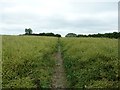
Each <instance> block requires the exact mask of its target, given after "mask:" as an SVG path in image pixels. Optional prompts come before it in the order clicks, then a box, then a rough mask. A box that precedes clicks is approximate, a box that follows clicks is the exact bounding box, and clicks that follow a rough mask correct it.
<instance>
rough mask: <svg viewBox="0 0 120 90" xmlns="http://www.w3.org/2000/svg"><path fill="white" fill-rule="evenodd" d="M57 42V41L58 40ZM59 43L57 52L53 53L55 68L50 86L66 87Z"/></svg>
mask: <svg viewBox="0 0 120 90" xmlns="http://www.w3.org/2000/svg"><path fill="white" fill-rule="evenodd" d="M58 43H59V42H58ZM60 48H61V47H60V45H59V44H58V52H57V53H56V54H55V60H56V61H55V62H56V65H55V70H54V75H53V79H52V88H66V87H67V86H66V85H67V80H66V75H65V70H64V66H63V59H62V56H61V49H60Z"/></svg>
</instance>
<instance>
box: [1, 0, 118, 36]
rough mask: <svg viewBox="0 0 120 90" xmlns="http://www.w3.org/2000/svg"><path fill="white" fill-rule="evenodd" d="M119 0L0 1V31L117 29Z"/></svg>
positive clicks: (10, 32)
mask: <svg viewBox="0 0 120 90" xmlns="http://www.w3.org/2000/svg"><path fill="white" fill-rule="evenodd" d="M118 1H119V0H99V1H98V0H0V34H10V35H18V34H24V33H25V28H31V29H32V30H33V33H42V32H53V33H56V34H57V33H58V34H61V35H62V36H65V35H66V34H67V33H76V34H94V33H109V32H114V31H118Z"/></svg>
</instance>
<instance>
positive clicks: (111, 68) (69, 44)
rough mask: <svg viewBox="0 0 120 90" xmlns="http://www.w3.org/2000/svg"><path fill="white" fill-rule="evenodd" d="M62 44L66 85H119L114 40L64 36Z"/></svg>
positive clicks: (95, 86) (75, 86)
mask: <svg viewBox="0 0 120 90" xmlns="http://www.w3.org/2000/svg"><path fill="white" fill-rule="evenodd" d="M61 46H62V54H63V59H64V66H65V69H66V74H67V79H68V81H69V87H71V88H79V87H81V88H82V87H86V88H110V87H112V88H116V87H117V86H118V77H119V76H118V40H117V39H107V38H64V39H62V40H61Z"/></svg>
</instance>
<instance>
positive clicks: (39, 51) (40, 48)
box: [2, 36, 57, 88]
mask: <svg viewBox="0 0 120 90" xmlns="http://www.w3.org/2000/svg"><path fill="white" fill-rule="evenodd" d="M2 39H3V51H2V53H3V64H2V71H3V77H2V79H3V80H2V81H3V88H12V87H13V88H15V87H19V88H24V87H27V88H34V87H36V82H37V81H38V80H40V83H41V86H42V87H50V85H51V77H52V72H53V66H54V64H55V63H54V59H53V58H52V54H53V53H54V52H55V51H56V43H57V38H52V37H51V38H47V37H34V36H33V37H30V36H3V37H2Z"/></svg>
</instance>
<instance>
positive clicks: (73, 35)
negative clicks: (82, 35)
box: [65, 33, 77, 37]
mask: <svg viewBox="0 0 120 90" xmlns="http://www.w3.org/2000/svg"><path fill="white" fill-rule="evenodd" d="M65 37H77V35H76V34H75V33H68V34H67V35H66V36H65Z"/></svg>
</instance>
